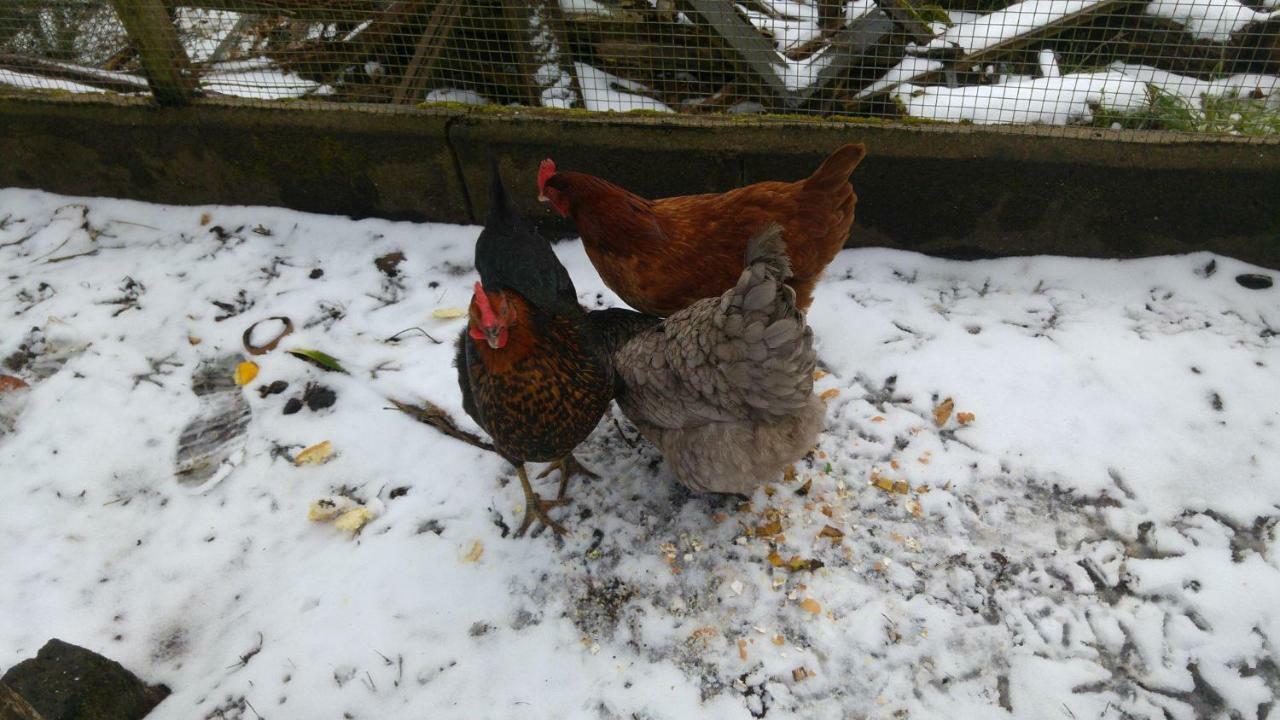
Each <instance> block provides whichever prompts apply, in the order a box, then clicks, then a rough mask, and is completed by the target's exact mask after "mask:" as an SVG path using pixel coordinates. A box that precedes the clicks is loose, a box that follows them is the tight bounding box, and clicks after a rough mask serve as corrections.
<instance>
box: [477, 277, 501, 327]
mask: <svg viewBox="0 0 1280 720" xmlns="http://www.w3.org/2000/svg"><path fill="white" fill-rule="evenodd" d="M475 292H476V305H479V306H480V325H481V326H482V327H493V326H494V325H496V324H497V323H498V316H497V315H495V314H494V312H493V306H492V305H490V304H489V296H488V295H486V294H485V292H484V285H481V284H480V283H479V282H477V283H476V288H475Z"/></svg>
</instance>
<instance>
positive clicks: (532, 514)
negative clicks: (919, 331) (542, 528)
mask: <svg viewBox="0 0 1280 720" xmlns="http://www.w3.org/2000/svg"><path fill="white" fill-rule="evenodd" d="M516 470H517V472H518V473H519V474H520V486H521V487H523V488H524V520H522V521H521V522H520V528H519V529H518V530H516V532H515V537H524V534H525V532H526V531H527V530H528V529H529V527H530V526H532V525H533V521H534V520H537V521H538V522H541V523H542V524H543V525H546V526H547V527H549V528H551V530H552V531H553V532H554V533H555V534H557V535H564V534H565V533H567V532H568V531H567V530H565V529H564V526H563V525H561V524H560V523H558V522H556V521H555V520H552V519H551V517H550V516H549V515H547V510H550V509H551V508H553V507H558V506H560V505H567V504H568V503H569V501H568V500H563V499H556V500H543V499H542V498H541V497H538V493H536V492H534V491H533V486H532V485H530V484H529V475H528V473H526V472H525V471H524V465H517V466H516Z"/></svg>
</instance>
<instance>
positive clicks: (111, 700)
mask: <svg viewBox="0 0 1280 720" xmlns="http://www.w3.org/2000/svg"><path fill="white" fill-rule="evenodd" d="M168 695H169V688H167V687H165V686H163V685H147V684H146V683H145V682H143V681H142V680H141V679H139V678H138V676H137V675H134V674H133V673H131V672H129V671H128V670H126V669H125V668H124V666H122V665H121V664H120V663H118V662H116V661H114V660H110V659H108V658H105V657H103V656H101V655H99V654H97V653H95V652H93V651H92V650H86V649H85V648H82V647H79V646H77V645H72V644H71V643H67V642H63V641H62V640H58V639H56V638H55V639H53V640H50V641H49V642H47V643H45V646H44V647H42V648H40V652H38V653H37V654H36V656H35V658H33V659H29V660H23V661H22V662H20V663H18V664H17V665H14V666H13V667H11V668H9V671H8V672H6V673H5V674H4V676H3V677H0V719H3V720H141V718H143V717H146V715H147V714H148V713H150V712H151V710H152V709H153V708H155V706H156V705H159V704H160V701H161V700H164V699H165V698H166V697H167V696H168ZM24 713H26V714H24Z"/></svg>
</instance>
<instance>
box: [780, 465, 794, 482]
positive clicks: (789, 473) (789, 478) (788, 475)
mask: <svg viewBox="0 0 1280 720" xmlns="http://www.w3.org/2000/svg"><path fill="white" fill-rule="evenodd" d="M795 481H796V466H795V465H788V466H787V469H786V470H783V471H782V482H784V483H793V482H795Z"/></svg>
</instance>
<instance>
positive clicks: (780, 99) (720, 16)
mask: <svg viewBox="0 0 1280 720" xmlns="http://www.w3.org/2000/svg"><path fill="white" fill-rule="evenodd" d="M680 4H681V5H682V6H683V7H684V8H685V9H686V10H687V11H689V12H691V13H693V14H694V15H697V16H698V17H699V18H701V19H702V21H703V22H705V23H707V25H709V26H711V29H712V30H714V31H715V33H716V34H717V35H719V36H720V38H721V39H722V40H724V42H725V44H727V45H728V46H729V47H730V48H731V49H732V50H733V51H734V52H735V53H736V54H737V55H738V57H739V58H741V60H742V62H743V64H744V65H745V66H746V68H747V69H748V70H749V71H750V72H751V74H752V75H754V76H755V78H756V80H758V81H759V84H760V85H761V86H762V87H763V88H764V89H765V90H766V94H765V95H764V96H763V97H762V98H761V99H762V100H763V101H765V104H766V105H770V106H771V107H772V108H773V109H791V108H794V107H795V106H796V105H797V104H798V100H797V99H796V97H795V96H794V95H793V94H792V93H791V91H790V90H789V89H788V88H787V85H786V83H784V82H783V81H782V78H781V77H780V76H779V73H778V66H779V65H780V64H781V62H782V58H781V56H780V55H779V54H778V51H777V49H776V48H775V47H774V46H773V41H771V40H769V39H768V38H766V37H765V36H763V35H761V34H760V31H759V30H757V29H756V26H755V25H752V24H751V23H750V22H748V21H747V19H746V18H744V17H742V16H741V15H739V14H738V12H737V10H735V9H734V6H733V3H732V2H731V1H730V0H680Z"/></svg>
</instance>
